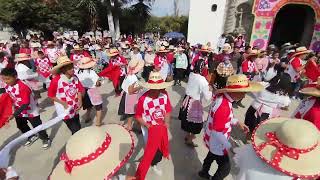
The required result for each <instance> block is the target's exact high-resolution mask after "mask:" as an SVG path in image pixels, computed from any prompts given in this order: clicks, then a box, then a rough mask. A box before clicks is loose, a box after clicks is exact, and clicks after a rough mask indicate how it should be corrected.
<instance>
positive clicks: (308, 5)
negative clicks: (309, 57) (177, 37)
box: [188, 0, 320, 51]
mask: <svg viewBox="0 0 320 180" xmlns="http://www.w3.org/2000/svg"><path fill="white" fill-rule="evenodd" d="M235 31H236V32H238V33H241V34H244V35H245V37H246V39H247V41H250V44H251V45H253V46H257V47H259V48H261V49H265V48H266V47H267V46H268V45H269V44H275V45H277V46H281V45H282V44H284V43H286V42H291V43H300V44H302V45H304V46H307V47H310V49H312V50H315V51H320V0H201V1H199V0H190V11H189V27H188V41H189V42H190V43H191V44H195V43H207V42H211V43H212V44H213V45H214V46H216V44H217V41H218V38H219V37H220V36H221V34H222V33H231V32H235Z"/></svg>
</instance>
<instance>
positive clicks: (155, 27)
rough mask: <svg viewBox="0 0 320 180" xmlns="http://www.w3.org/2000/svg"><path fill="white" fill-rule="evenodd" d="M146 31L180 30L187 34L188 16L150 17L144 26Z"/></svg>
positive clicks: (164, 31) (162, 32)
mask: <svg viewBox="0 0 320 180" xmlns="http://www.w3.org/2000/svg"><path fill="white" fill-rule="evenodd" d="M145 31H146V32H160V33H161V34H164V33H166V32H172V31H177V32H182V33H183V34H184V35H187V31H188V17H186V16H180V17H174V16H165V17H151V18H150V19H149V20H148V22H147V24H146V27H145Z"/></svg>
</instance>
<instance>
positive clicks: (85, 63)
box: [79, 57, 97, 69]
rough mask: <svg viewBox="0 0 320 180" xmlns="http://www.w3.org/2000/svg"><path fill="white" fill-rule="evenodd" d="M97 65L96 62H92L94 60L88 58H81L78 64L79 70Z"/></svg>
mask: <svg viewBox="0 0 320 180" xmlns="http://www.w3.org/2000/svg"><path fill="white" fill-rule="evenodd" d="M96 64H97V62H96V61H94V59H92V58H89V57H83V58H82V59H81V60H80V64H79V68H80V69H89V68H92V67H94V66H95V65H96Z"/></svg>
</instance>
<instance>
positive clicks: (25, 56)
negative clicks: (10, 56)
mask: <svg viewBox="0 0 320 180" xmlns="http://www.w3.org/2000/svg"><path fill="white" fill-rule="evenodd" d="M30 59H31V57H30V55H29V54H26V53H20V54H16V56H15V58H14V62H21V61H28V60H30Z"/></svg>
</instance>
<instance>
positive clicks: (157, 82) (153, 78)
mask: <svg viewBox="0 0 320 180" xmlns="http://www.w3.org/2000/svg"><path fill="white" fill-rule="evenodd" d="M140 84H141V86H142V87H144V88H146V89H166V88H168V87H170V86H172V85H173V82H165V81H164V80H163V79H162V77H161V74H160V73H159V72H153V71H152V72H151V73H150V75H149V80H148V82H140Z"/></svg>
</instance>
